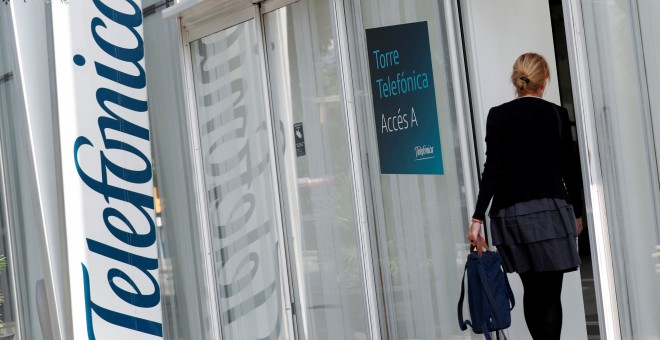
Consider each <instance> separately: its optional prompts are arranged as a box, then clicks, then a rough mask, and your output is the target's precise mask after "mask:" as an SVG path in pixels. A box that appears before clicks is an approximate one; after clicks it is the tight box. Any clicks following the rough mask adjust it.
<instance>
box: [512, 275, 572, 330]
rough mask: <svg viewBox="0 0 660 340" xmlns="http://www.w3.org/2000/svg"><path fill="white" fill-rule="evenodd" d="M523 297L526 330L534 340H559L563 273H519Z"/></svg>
mask: <svg viewBox="0 0 660 340" xmlns="http://www.w3.org/2000/svg"><path fill="white" fill-rule="evenodd" d="M520 279H521V280H522V283H523V287H524V288H525V295H524V298H523V306H524V309H525V321H526V322H527V328H528V329H529V333H530V334H531V335H532V338H533V339H534V340H559V337H560V336H561V323H562V310H561V286H562V282H563V280H564V273H563V272H556V271H552V272H528V273H521V274H520Z"/></svg>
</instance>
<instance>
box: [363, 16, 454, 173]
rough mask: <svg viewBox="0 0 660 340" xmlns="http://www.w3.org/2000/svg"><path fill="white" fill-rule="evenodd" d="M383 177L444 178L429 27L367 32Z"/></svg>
mask: <svg viewBox="0 0 660 340" xmlns="http://www.w3.org/2000/svg"><path fill="white" fill-rule="evenodd" d="M367 48H368V50H369V56H368V57H369V73H370V75H371V93H372V98H373V104H374V116H375V117H374V118H375V122H376V132H377V135H378V154H379V156H380V172H381V173H382V174H420V175H442V174H444V168H443V165H442V150H441V148H440V130H439V127H438V110H437V106H436V102H435V89H434V87H433V69H432V65H431V48H430V46H429V31H428V26H427V24H426V22H418V23H412V24H404V25H396V26H388V27H379V28H372V29H368V30H367Z"/></svg>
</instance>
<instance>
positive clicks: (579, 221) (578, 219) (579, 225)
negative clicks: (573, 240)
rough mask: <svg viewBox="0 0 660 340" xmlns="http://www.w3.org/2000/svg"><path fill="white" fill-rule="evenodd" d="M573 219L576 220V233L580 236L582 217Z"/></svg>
mask: <svg viewBox="0 0 660 340" xmlns="http://www.w3.org/2000/svg"><path fill="white" fill-rule="evenodd" d="M575 221H576V222H577V228H578V230H577V233H578V236H580V234H582V228H583V226H582V217H580V218H577V219H575Z"/></svg>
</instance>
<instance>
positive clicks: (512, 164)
mask: <svg viewBox="0 0 660 340" xmlns="http://www.w3.org/2000/svg"><path fill="white" fill-rule="evenodd" d="M581 189H582V174H581V172H580V161H579V156H578V153H577V150H576V148H575V147H574V143H573V137H572V132H571V125H570V121H569V119H568V111H567V110H566V109H564V108H563V107H561V106H557V105H555V104H553V103H550V102H547V101H545V100H543V99H540V98H537V97H521V98H517V99H514V100H512V101H510V102H508V103H504V104H502V105H500V106H497V107H494V108H492V109H490V112H489V113H488V119H487V122H486V164H485V165H484V172H483V174H482V177H481V183H480V189H479V196H478V198H477V206H476V209H475V211H474V214H473V217H474V218H477V219H480V220H483V219H484V217H485V213H486V208H487V207H488V203H489V202H490V200H491V198H492V199H493V204H492V206H491V211H496V210H499V209H501V208H506V207H508V206H511V205H513V204H515V203H519V202H524V201H529V200H532V199H539V198H561V199H565V200H567V201H568V202H570V203H571V204H572V205H573V209H574V211H575V215H576V216H577V217H580V216H582V210H583V207H582V199H581Z"/></svg>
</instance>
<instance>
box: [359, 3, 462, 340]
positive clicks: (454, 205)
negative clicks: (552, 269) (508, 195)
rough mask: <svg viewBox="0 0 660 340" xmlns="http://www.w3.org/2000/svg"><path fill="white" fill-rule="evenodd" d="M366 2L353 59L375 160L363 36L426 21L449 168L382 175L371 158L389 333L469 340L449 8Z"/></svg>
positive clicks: (444, 158)
mask: <svg viewBox="0 0 660 340" xmlns="http://www.w3.org/2000/svg"><path fill="white" fill-rule="evenodd" d="M359 4H360V6H359V7H360V8H359V9H360V12H361V18H356V21H357V25H356V26H357V27H356V33H355V35H356V41H355V43H354V44H355V45H356V46H362V50H359V51H360V52H359V53H360V55H356V56H354V59H356V60H359V63H356V65H355V68H356V69H360V78H359V79H357V80H356V89H355V94H356V98H357V105H358V110H359V111H358V115H359V116H363V117H366V118H364V121H365V124H366V128H367V129H368V131H369V134H370V136H372V137H370V139H369V141H368V143H369V150H370V151H369V154H370V155H377V154H378V152H377V151H376V150H378V149H377V148H378V146H377V145H376V132H375V130H374V128H375V124H374V122H375V119H374V114H375V113H374V112H373V105H372V99H371V95H373V94H372V93H371V90H370V88H371V86H370V78H369V73H368V68H367V67H368V66H367V65H368V59H367V58H368V57H370V54H368V53H367V51H366V48H364V46H366V42H365V40H364V39H365V38H364V30H365V29H369V28H375V27H382V26H389V25H397V24H403V23H412V22H419V21H426V22H427V24H428V32H429V41H430V49H431V58H432V63H433V65H432V67H433V78H434V88H435V98H436V105H437V115H438V124H439V130H440V142H441V146H442V161H443V164H444V175H437V176H429V175H381V174H380V173H378V172H377V171H378V169H379V163H378V159H374V157H370V158H371V160H370V161H371V162H370V164H371V168H372V169H374V171H373V172H372V175H373V176H374V177H373V178H374V181H373V182H372V185H373V186H375V188H376V189H375V190H374V195H375V203H374V204H375V209H376V219H377V225H376V231H377V234H378V241H379V251H380V254H379V255H380V269H381V271H382V282H383V292H384V295H385V306H386V312H387V320H388V322H387V323H388V324H387V327H388V331H389V335H390V338H392V339H448V338H452V337H461V336H462V337H466V336H469V335H468V334H466V333H463V332H461V331H460V329H459V328H458V327H457V325H456V298H457V294H458V292H459V291H460V286H459V284H460V280H461V275H462V271H463V265H464V261H465V255H466V254H467V244H466V242H465V228H466V227H467V226H466V224H467V223H466V222H465V221H466V220H467V218H466V217H467V216H468V213H467V210H466V203H465V192H464V190H465V187H464V186H463V178H462V171H463V169H462V168H461V155H460V149H459V141H458V137H459V135H458V134H459V133H460V132H459V131H458V124H457V119H459V117H462V116H460V115H462V114H463V113H462V112H457V109H456V107H455V104H454V100H453V98H454V97H453V89H452V86H453V83H452V79H451V70H450V59H449V47H448V42H447V40H446V32H445V25H446V23H445V21H444V17H445V14H444V7H443V2H439V1H435V0H419V1H404V0H361V1H360V2H359ZM358 13H359V12H358ZM360 111H361V112H360ZM376 114H378V115H380V114H381V113H380V112H377V113H376ZM460 119H463V118H460Z"/></svg>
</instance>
